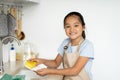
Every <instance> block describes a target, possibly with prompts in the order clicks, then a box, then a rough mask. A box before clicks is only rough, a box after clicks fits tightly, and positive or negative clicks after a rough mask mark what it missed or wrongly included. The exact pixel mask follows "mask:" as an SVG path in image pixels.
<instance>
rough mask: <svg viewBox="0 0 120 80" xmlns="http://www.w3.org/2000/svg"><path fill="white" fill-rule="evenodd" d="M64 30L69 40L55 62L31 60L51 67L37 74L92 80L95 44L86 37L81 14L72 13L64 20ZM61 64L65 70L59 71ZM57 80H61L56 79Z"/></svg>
mask: <svg viewBox="0 0 120 80" xmlns="http://www.w3.org/2000/svg"><path fill="white" fill-rule="evenodd" d="M64 29H65V32H66V35H67V36H68V38H67V39H65V40H64V41H63V42H62V44H61V45H60V47H59V49H58V55H57V57H56V58H55V59H54V60H46V59H40V58H35V59H30V60H31V61H36V62H37V64H45V65H46V66H48V67H50V68H43V69H39V70H37V71H36V73H37V74H38V75H48V74H54V75H64V77H63V79H62V80H91V79H92V74H91V66H92V61H93V54H94V50H93V44H92V43H91V42H90V41H89V40H88V39H86V36H85V22H84V19H83V16H82V15H81V14H80V13H79V12H70V13H69V14H68V15H66V16H65V18H64ZM61 62H63V69H57V67H58V66H59V65H60V64H61ZM49 79H50V78H49ZM54 79H55V78H54ZM46 80H48V79H46ZM50 80H52V79H50ZM55 80H60V79H57V77H56V79H55Z"/></svg>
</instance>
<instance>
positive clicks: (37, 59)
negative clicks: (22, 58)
mask: <svg viewBox="0 0 120 80" xmlns="http://www.w3.org/2000/svg"><path fill="white" fill-rule="evenodd" d="M29 61H35V62H37V65H39V64H42V63H43V60H42V59H40V58H31V59H29Z"/></svg>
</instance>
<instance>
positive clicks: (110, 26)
mask: <svg viewBox="0 0 120 80" xmlns="http://www.w3.org/2000/svg"><path fill="white" fill-rule="evenodd" d="M70 11H78V12H81V13H82V15H83V16H84V18H85V22H86V34H87V38H88V39H89V40H91V41H92V42H93V43H94V48H95V59H94V63H93V68H92V72H93V77H94V80H120V77H119V74H120V69H119V68H120V62H119V61H120V58H119V56H120V49H119V48H120V42H119V41H120V37H119V34H120V31H119V30H120V24H119V23H120V16H119V14H120V1H119V0H40V4H39V5H34V6H25V7H24V9H23V14H24V15H23V30H24V31H25V34H26V39H25V41H30V42H32V43H34V44H35V45H36V46H37V47H38V52H39V54H40V57H42V58H51V59H54V58H55V57H56V55H57V49H58V47H59V45H60V44H61V42H62V41H63V39H65V38H66V35H65V32H64V29H63V18H64V16H65V15H66V14H67V13H69V12H70Z"/></svg>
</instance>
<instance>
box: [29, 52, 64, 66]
mask: <svg viewBox="0 0 120 80" xmlns="http://www.w3.org/2000/svg"><path fill="white" fill-rule="evenodd" d="M30 61H36V62H37V64H45V65H46V66H48V67H50V68H56V67H58V66H59V65H60V63H61V61H62V56H60V54H58V55H57V57H56V58H55V59H54V60H47V59H41V58H34V59H30Z"/></svg>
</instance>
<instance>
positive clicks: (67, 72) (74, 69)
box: [36, 56, 89, 75]
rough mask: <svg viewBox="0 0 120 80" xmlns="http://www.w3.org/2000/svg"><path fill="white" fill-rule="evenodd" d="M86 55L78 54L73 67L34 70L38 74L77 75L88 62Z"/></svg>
mask: <svg viewBox="0 0 120 80" xmlns="http://www.w3.org/2000/svg"><path fill="white" fill-rule="evenodd" d="M88 60H89V58H88V57H82V56H80V57H79V58H78V60H77V62H76V63H75V65H74V66H73V67H70V68H64V69H40V70H38V71H36V73H37V74H39V75H46V74H58V75H77V74H78V73H79V72H80V71H81V70H82V68H83V67H84V66H85V64H86V63H87V62H88Z"/></svg>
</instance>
